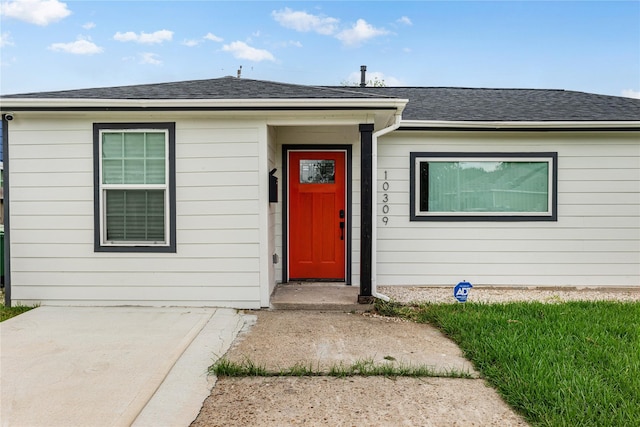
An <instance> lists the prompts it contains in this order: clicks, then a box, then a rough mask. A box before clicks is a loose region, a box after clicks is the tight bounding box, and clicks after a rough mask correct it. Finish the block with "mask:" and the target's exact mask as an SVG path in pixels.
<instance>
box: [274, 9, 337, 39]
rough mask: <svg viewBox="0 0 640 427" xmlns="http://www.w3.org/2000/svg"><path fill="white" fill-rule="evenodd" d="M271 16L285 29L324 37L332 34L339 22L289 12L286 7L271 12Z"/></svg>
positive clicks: (325, 17) (332, 19)
mask: <svg viewBox="0 0 640 427" xmlns="http://www.w3.org/2000/svg"><path fill="white" fill-rule="evenodd" d="M271 16H272V17H273V19H275V20H276V21H277V22H278V23H279V24H280V25H282V26H283V27H285V28H289V29H292V30H296V31H300V32H303V33H306V32H310V31H313V32H316V33H318V34H323V35H326V36H327V35H331V34H334V33H335V32H336V30H337V28H338V23H339V22H340V21H339V20H338V19H336V18H331V17H327V16H319V15H311V14H309V13H307V12H304V11H295V10H291V9H289V8H288V7H285V8H284V9H282V10H279V11H275V10H274V11H273V12H271Z"/></svg>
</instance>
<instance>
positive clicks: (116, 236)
mask: <svg viewBox="0 0 640 427" xmlns="http://www.w3.org/2000/svg"><path fill="white" fill-rule="evenodd" d="M164 194H165V193H164V190H107V191H106V217H107V218H106V227H107V230H106V236H107V240H108V241H145V242H148V241H151V242H162V241H165V197H164Z"/></svg>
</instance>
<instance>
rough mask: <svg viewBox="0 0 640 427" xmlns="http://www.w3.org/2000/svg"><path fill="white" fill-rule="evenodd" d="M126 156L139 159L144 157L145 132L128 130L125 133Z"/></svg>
mask: <svg viewBox="0 0 640 427" xmlns="http://www.w3.org/2000/svg"><path fill="white" fill-rule="evenodd" d="M124 156H125V157H127V158H138V159H141V158H143V157H144V133H141V132H126V133H125V134H124Z"/></svg>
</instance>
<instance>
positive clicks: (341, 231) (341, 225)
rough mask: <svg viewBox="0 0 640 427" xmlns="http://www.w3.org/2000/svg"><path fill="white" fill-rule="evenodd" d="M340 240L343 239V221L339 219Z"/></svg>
mask: <svg viewBox="0 0 640 427" xmlns="http://www.w3.org/2000/svg"><path fill="white" fill-rule="evenodd" d="M340 240H344V221H340Z"/></svg>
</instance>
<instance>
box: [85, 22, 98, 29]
mask: <svg viewBox="0 0 640 427" xmlns="http://www.w3.org/2000/svg"><path fill="white" fill-rule="evenodd" d="M95 27H96V24H95V22H87V23H86V24H84V25H83V26H82V28H84V29H85V30H90V29H92V28H95Z"/></svg>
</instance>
